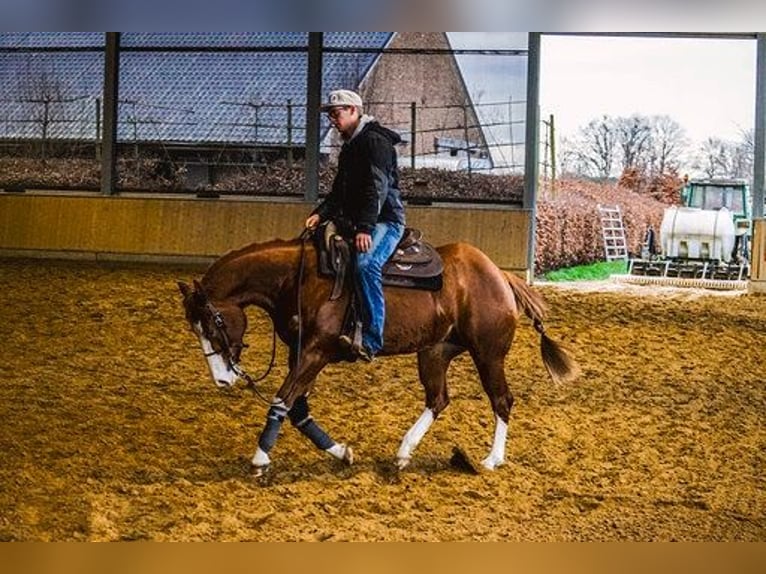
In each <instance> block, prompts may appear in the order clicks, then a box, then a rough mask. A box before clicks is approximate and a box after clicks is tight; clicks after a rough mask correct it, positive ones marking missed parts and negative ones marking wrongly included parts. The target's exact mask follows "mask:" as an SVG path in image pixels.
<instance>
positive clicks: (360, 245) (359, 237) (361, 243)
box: [354, 233, 372, 253]
mask: <svg viewBox="0 0 766 574" xmlns="http://www.w3.org/2000/svg"><path fill="white" fill-rule="evenodd" d="M354 243H355V244H356V250H357V251H358V252H359V253H367V252H368V251H369V250H370V248H371V247H372V235H370V234H369V233H357V234H356V237H355V238H354Z"/></svg>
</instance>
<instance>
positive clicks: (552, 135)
mask: <svg viewBox="0 0 766 574" xmlns="http://www.w3.org/2000/svg"><path fill="white" fill-rule="evenodd" d="M548 130H549V131H550V135H549V137H548V139H549V141H550V143H551V196H552V197H553V196H555V194H556V125H555V123H554V119H553V114H551V115H550V122H549V123H548Z"/></svg>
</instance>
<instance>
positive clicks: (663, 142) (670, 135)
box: [649, 116, 689, 177]
mask: <svg viewBox="0 0 766 574" xmlns="http://www.w3.org/2000/svg"><path fill="white" fill-rule="evenodd" d="M650 123H651V142H650V145H649V148H650V151H649V168H650V172H651V175H653V176H655V177H656V176H662V175H665V174H668V173H672V172H678V171H679V170H680V169H681V163H682V157H683V154H684V152H685V151H686V149H687V147H688V142H689V140H688V139H687V137H686V132H685V130H684V129H683V128H682V127H681V125H680V124H679V123H678V122H676V121H675V120H673V119H671V118H670V116H652V118H650Z"/></svg>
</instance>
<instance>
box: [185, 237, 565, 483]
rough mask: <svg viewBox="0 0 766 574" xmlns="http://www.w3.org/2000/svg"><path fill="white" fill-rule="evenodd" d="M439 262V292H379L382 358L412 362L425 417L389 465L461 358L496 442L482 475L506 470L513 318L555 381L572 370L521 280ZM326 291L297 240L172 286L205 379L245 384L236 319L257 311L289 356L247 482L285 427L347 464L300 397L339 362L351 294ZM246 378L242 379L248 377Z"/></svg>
mask: <svg viewBox="0 0 766 574" xmlns="http://www.w3.org/2000/svg"><path fill="white" fill-rule="evenodd" d="M438 252H439V253H440V255H441V257H442V259H443V262H444V274H443V287H442V289H441V290H439V291H424V290H413V289H406V288H401V287H386V288H385V290H384V291H385V299H386V321H385V330H384V347H383V350H382V351H381V353H380V356H383V355H398V354H404V353H417V356H418V373H419V376H420V382H421V383H422V384H423V387H424V388H425V410H424V411H423V413H422V414H421V415H420V417H419V418H418V419H417V421H416V422H415V424H414V425H413V426H412V428H410V429H409V431H407V433H406V434H405V435H404V438H403V439H402V442H401V445H400V447H399V451H398V453H397V465H398V467H399V468H404V467H405V466H406V465H407V464H408V463H409V461H410V458H411V456H412V453H413V451H414V449H415V447H416V446H417V445H418V443H419V442H420V441H421V439H422V438H423V436H424V435H425V433H426V432H427V431H428V429H429V427H430V426H431V424H432V423H433V421H434V420H435V419H436V417H437V416H438V415H439V413H441V412H442V411H443V410H444V409H445V407H446V406H447V405H448V403H449V395H448V393H447V379H446V372H447V367H448V366H449V364H450V361H452V359H454V358H455V357H456V356H457V355H459V354H461V353H463V352H465V351H468V352H469V353H470V355H471V358H472V359H473V361H474V363H475V364H476V368H477V369H478V373H479V378H480V379H481V384H482V386H483V388H484V391H485V392H486V393H487V395H488V397H489V401H490V403H491V405H492V410H493V412H494V415H495V430H494V441H493V445H492V449H491V451H490V453H489V455H488V456H487V457H486V458H485V459H484V460H483V461H482V464H483V466H484V467H486V468H488V469H495V468H496V467H498V466H500V465H501V464H503V463H504V461H505V442H506V435H507V430H508V417H509V414H510V412H511V406H512V405H513V395H512V394H511V392H510V390H509V389H508V385H507V383H506V379H505V373H504V361H505V357H506V355H507V354H508V352H509V350H510V348H511V343H512V342H513V337H514V333H515V331H516V326H517V324H518V322H519V314H520V311H521V310H523V311H524V312H525V313H526V314H527V315H528V316H529V318H530V319H532V321H533V322H534V326H535V328H536V329H537V331H538V332H539V333H540V336H541V354H542V359H543V362H544V364H545V366H546V368H547V370H548V372H549V374H550V376H551V378H552V379H553V380H554V381H557V382H566V381H569V380H572V379H574V378H575V377H576V376H577V373H578V367H577V365H576V364H575V362H574V361H573V360H572V358H571V357H570V356H569V355H568V354H567V352H566V351H565V350H563V349H562V348H561V347H560V346H558V345H557V344H556V343H554V342H553V341H552V340H551V339H549V338H548V336H547V335H546V334H545V332H544V329H543V325H542V320H543V315H544V305H543V300H542V296H541V295H540V294H539V293H538V292H536V291H534V290H532V288H530V287H529V286H527V284H526V283H525V282H524V281H523V280H522V279H520V278H518V277H516V276H514V275H512V274H509V273H506V272H504V271H502V270H500V269H499V268H498V267H497V266H496V265H495V264H494V263H493V262H492V261H491V260H490V259H489V257H487V256H486V255H485V254H484V253H482V252H481V251H479V250H478V249H477V248H475V247H473V246H471V245H469V244H467V243H454V244H450V245H445V246H442V247H440V248H438ZM332 285H333V284H332V281H331V280H330V279H326V278H323V277H320V276H319V274H318V267H317V257H316V251H315V248H314V246H313V245H312V244H311V242H307V241H305V240H302V239H294V240H290V241H282V240H275V241H270V242H266V243H260V244H259V243H254V244H251V245H248V246H246V247H244V248H242V249H239V250H236V251H232V252H230V253H227V254H225V255H223V256H222V257H221V258H220V259H218V260H217V261H216V262H214V263H213V264H212V265H211V266H210V267H209V269H208V270H207V271H206V272H205V274H204V276H203V277H202V279H201V280H200V281H196V280H195V281H194V287H193V288H192V287H190V286H188V285H186V284H185V283H181V282H179V283H178V287H179V289H180V290H181V293H182V295H183V305H184V308H185V312H186V318H187V320H188V321H189V323H190V325H191V327H192V329H193V331H194V332H195V333H196V334H197V336H198V337H199V339H200V342H201V344H202V348H203V351H204V353H205V356H206V358H207V361H208V366H209V368H210V372H211V374H212V376H213V380H214V381H215V382H216V384H218V385H219V386H228V385H233V384H234V383H235V382H236V380H237V378H238V377H239V376H243V375H245V373H244V372H243V371H242V369H241V368H240V367H239V359H240V353H241V351H242V348H243V343H242V339H243V336H244V333H245V330H246V328H247V318H246V315H245V311H244V309H245V308H246V307H248V306H249V305H256V306H258V307H260V308H262V309H264V310H265V311H266V312H267V313H268V314H269V316H270V317H271V320H272V321H273V323H274V328H275V332H276V334H277V335H278V336H279V338H280V339H281V340H282V341H283V342H284V343H285V344H287V345H288V347H289V359H288V360H289V368H290V370H289V373H288V375H287V377H286V378H285V380H284V382H283V384H282V386H281V387H280V388H279V390H278V391H277V393H276V396H275V397H274V399H273V401H272V402H271V406H270V408H269V411H268V415H267V419H266V425H265V427H264V429H263V431H262V432H261V435H260V437H259V441H258V448H257V449H256V452H255V456H254V457H253V459H252V470H253V472H254V474H256V475H260V474H262V473H263V471H265V470H266V468H267V467H268V465H269V463H270V458H269V452H270V450H271V448H272V447H273V446H274V444H275V443H276V440H277V435H278V433H279V430H280V427H281V424H282V422H283V420H284V418H285V417H286V416H287V417H289V419H290V421H291V422H292V424H293V425H294V426H296V427H297V428H298V429H299V430H300V431H301V432H302V433H303V434H304V435H305V436H306V437H308V438H309V439H310V440H311V441H312V442H313V443H314V444H315V445H316V446H317V447H318V448H319V449H321V450H323V451H325V452H327V453H329V454H330V455H332V456H334V457H336V458H338V459H340V460H342V461H345V462H346V463H348V464H351V463H352V462H353V454H352V451H351V449H350V448H349V447H347V446H346V445H344V444H342V443H336V442H335V441H334V440H333V439H331V438H330V437H329V435H328V434H327V433H326V432H325V431H324V430H322V428H321V427H320V426H319V425H318V424H317V423H316V421H314V420H313V418H312V417H311V416H310V414H309V405H308V400H307V396H308V394H309V392H310V391H311V390H312V388H313V386H314V382H315V380H316V377H317V375H318V374H319V372H320V371H321V370H322V368H323V367H324V366H325V365H327V364H328V363H333V362H338V361H341V360H343V357H344V356H345V355H344V354H343V350H342V349H341V347H340V345H339V341H338V336H339V334H340V331H341V326H342V322H343V318H344V313H345V311H346V305H347V303H348V295H347V294H346V295H344V296H343V297H341V298H340V299H338V300H335V301H330V300H329V296H330V292H331V289H332ZM245 376H246V375H245Z"/></svg>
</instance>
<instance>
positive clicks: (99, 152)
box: [96, 98, 101, 161]
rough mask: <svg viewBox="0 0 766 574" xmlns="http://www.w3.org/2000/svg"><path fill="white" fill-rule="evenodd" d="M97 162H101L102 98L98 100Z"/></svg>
mask: <svg viewBox="0 0 766 574" xmlns="http://www.w3.org/2000/svg"><path fill="white" fill-rule="evenodd" d="M96 161H101V98H96Z"/></svg>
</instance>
